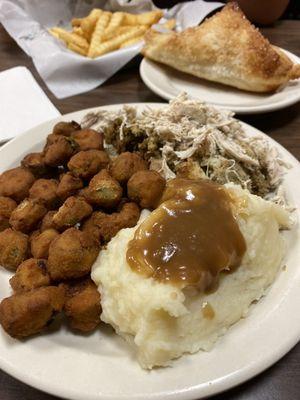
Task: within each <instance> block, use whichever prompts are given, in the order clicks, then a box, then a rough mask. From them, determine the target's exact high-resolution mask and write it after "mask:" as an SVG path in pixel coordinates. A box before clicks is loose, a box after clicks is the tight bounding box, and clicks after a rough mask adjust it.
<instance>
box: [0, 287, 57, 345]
mask: <svg viewBox="0 0 300 400" xmlns="http://www.w3.org/2000/svg"><path fill="white" fill-rule="evenodd" d="M63 304H64V289H63V288H62V287H56V286H47V287H40V288H37V289H33V290H31V291H28V292H25V293H16V294H13V295H12V296H10V297H8V298H5V299H4V300H2V302H1V303H0V323H1V325H2V327H3V329H4V330H5V331H6V332H7V333H8V334H9V335H10V336H12V337H14V338H18V339H21V338H24V337H26V336H29V335H33V334H36V333H39V332H40V331H42V330H43V329H44V328H45V327H46V326H48V325H49V324H50V322H51V321H52V320H53V319H54V318H55V316H56V314H57V313H58V312H60V311H61V310H62V307H63Z"/></svg>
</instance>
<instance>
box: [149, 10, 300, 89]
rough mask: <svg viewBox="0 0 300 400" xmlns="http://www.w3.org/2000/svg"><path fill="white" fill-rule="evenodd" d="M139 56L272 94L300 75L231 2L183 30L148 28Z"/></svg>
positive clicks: (282, 53)
mask: <svg viewBox="0 0 300 400" xmlns="http://www.w3.org/2000/svg"><path fill="white" fill-rule="evenodd" d="M142 54H143V55H144V56H145V57H147V58H149V59H152V60H154V61H157V62H160V63H163V64H166V65H168V66H171V67H173V68H175V69H177V70H179V71H183V72H186V73H188V74H191V75H194V76H197V77H199V78H204V79H207V80H209V81H214V82H219V83H223V84H226V85H230V86H233V87H237V88H239V89H243V90H248V91H251V92H272V91H275V90H276V89H278V88H279V87H280V86H282V85H284V84H286V83H287V82H288V81H290V80H293V79H298V78H300V65H299V64H294V63H293V62H292V61H291V60H290V59H289V58H288V56H286V54H285V53H284V52H282V51H281V50H280V49H279V48H277V47H276V46H272V45H271V44H270V43H269V41H268V40H267V39H266V38H264V37H263V35H262V34H261V33H260V32H259V31H258V29H257V28H255V27H254V26H253V25H251V23H250V22H249V21H248V20H247V18H246V17H245V15H244V14H243V12H242V11H241V10H240V9H239V7H238V5H237V3H235V2H229V3H228V4H227V5H226V6H225V7H224V8H223V9H222V10H221V11H220V12H218V13H217V14H215V15H213V16H212V17H211V18H208V19H207V20H205V21H204V22H203V23H202V24H201V25H200V26H197V27H193V28H188V29H186V30H185V31H183V32H179V33H175V32H168V33H160V32H157V31H154V30H150V31H149V32H148V33H147V34H146V35H145V47H144V48H143V49H142Z"/></svg>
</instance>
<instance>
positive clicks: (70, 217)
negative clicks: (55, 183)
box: [53, 196, 93, 228]
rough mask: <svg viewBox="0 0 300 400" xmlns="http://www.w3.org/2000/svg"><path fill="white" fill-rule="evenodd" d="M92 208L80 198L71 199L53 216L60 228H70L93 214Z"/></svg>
mask: <svg viewBox="0 0 300 400" xmlns="http://www.w3.org/2000/svg"><path fill="white" fill-rule="evenodd" d="M92 212H93V209H92V207H91V206H90V205H89V204H88V203H87V202H86V201H85V200H84V199H83V198H80V197H74V196H72V197H69V198H67V200H66V201H65V202H64V204H63V205H62V206H61V207H60V208H59V210H58V211H57V213H56V214H55V215H54V216H53V222H54V223H55V225H56V226H57V227H58V228H69V227H71V226H74V225H76V224H77V223H78V222H80V221H81V220H82V219H84V218H86V217H88V216H89V215H90V214H92Z"/></svg>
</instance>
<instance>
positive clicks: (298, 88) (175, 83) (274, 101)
mask: <svg viewBox="0 0 300 400" xmlns="http://www.w3.org/2000/svg"><path fill="white" fill-rule="evenodd" d="M282 50H283V49H282ZM283 51H284V52H285V53H286V54H287V56H288V57H289V58H290V59H291V60H292V61H293V62H295V63H299V64H300V58H299V57H297V56H296V55H295V54H292V53H290V52H288V51H286V50H283ZM140 75H141V78H142V79H143V81H144V83H145V84H146V85H147V86H148V87H149V89H151V90H152V91H153V92H155V93H156V94H158V95H159V96H161V97H162V98H164V99H166V100H170V99H173V98H174V97H176V96H177V95H178V94H179V93H181V92H183V91H185V92H187V93H188V95H189V96H190V97H191V98H195V99H200V100H203V101H205V102H206V103H210V104H213V105H215V106H218V108H225V109H229V110H232V111H234V112H236V113H239V114H258V113H263V112H268V111H274V110H278V109H280V108H284V107H287V106H290V105H291V104H294V103H297V102H298V101H299V100H300V79H298V80H295V81H291V82H289V83H288V84H287V85H286V86H285V87H283V88H281V89H279V90H277V91H276V92H274V93H271V94H260V93H251V92H245V91H242V90H239V89H235V88H233V87H230V86H226V85H222V84H219V83H214V82H210V81H206V80H204V79H200V78H197V77H195V76H192V75H188V74H185V73H184V72H180V71H177V70H176V69H173V68H170V67H168V66H166V65H163V64H159V63H156V62H154V61H151V60H149V59H147V58H144V59H143V60H142V62H141V65H140Z"/></svg>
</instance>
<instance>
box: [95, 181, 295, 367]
mask: <svg viewBox="0 0 300 400" xmlns="http://www.w3.org/2000/svg"><path fill="white" fill-rule="evenodd" d="M178 181H179V182H178ZM289 225H290V220H289V213H288V212H287V211H286V210H284V209H283V208H282V207H281V206H279V205H277V204H275V203H273V202H270V201H266V200H264V199H262V198H260V197H258V196H255V195H251V194H250V193H249V192H248V191H247V190H243V189H241V188H240V187H239V186H237V185H233V184H229V185H226V186H221V185H219V184H214V183H211V182H210V181H208V180H192V181H191V180H185V179H183V180H182V179H178V178H177V179H175V180H170V181H169V182H168V183H167V186H166V191H165V193H164V195H163V198H162V203H161V204H160V206H159V207H158V208H157V209H156V210H155V211H153V212H152V213H149V211H143V213H142V217H141V219H140V222H139V224H138V226H137V227H133V228H131V229H123V230H121V231H120V232H119V233H118V234H117V235H116V236H115V237H114V238H113V239H112V240H111V241H110V242H109V243H108V245H107V247H106V249H103V250H102V251H101V252H100V254H99V257H98V259H97V261H96V262H95V264H94V266H93V269H92V279H93V280H94V281H95V283H96V284H97V285H98V289H99V292H100V293H101V306H102V314H101V319H102V320H103V321H104V322H106V323H109V324H110V325H112V326H113V327H114V328H115V330H116V332H117V333H118V334H119V335H121V336H122V337H124V338H125V339H126V340H127V341H128V342H129V343H130V344H131V345H132V346H133V347H134V348H135V350H136V353H137V358H138V361H139V363H140V365H141V366H142V367H143V368H147V369H151V368H153V367H154V366H165V365H169V364H170V362H171V360H172V359H174V358H178V357H180V356H181V355H183V354H184V353H195V352H197V351H199V350H200V349H203V350H210V349H211V348H212V346H213V344H214V343H215V342H216V340H217V338H218V337H219V336H221V335H223V334H224V333H225V332H226V330H227V329H228V328H229V327H230V326H231V325H232V324H234V323H235V322H237V321H238V320H239V319H240V318H242V317H244V316H245V315H246V314H247V312H248V309H249V306H250V305H251V303H252V302H254V301H256V300H258V299H259V298H260V297H261V296H262V295H263V294H264V293H265V290H266V288H267V287H268V286H269V285H270V284H271V283H272V282H273V280H274V279H275V276H276V273H277V271H278V269H279V266H280V264H281V261H282V258H283V256H284V253H285V245H284V240H283V237H282V235H281V234H280V232H279V230H280V229H284V228H287V227H289Z"/></svg>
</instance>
